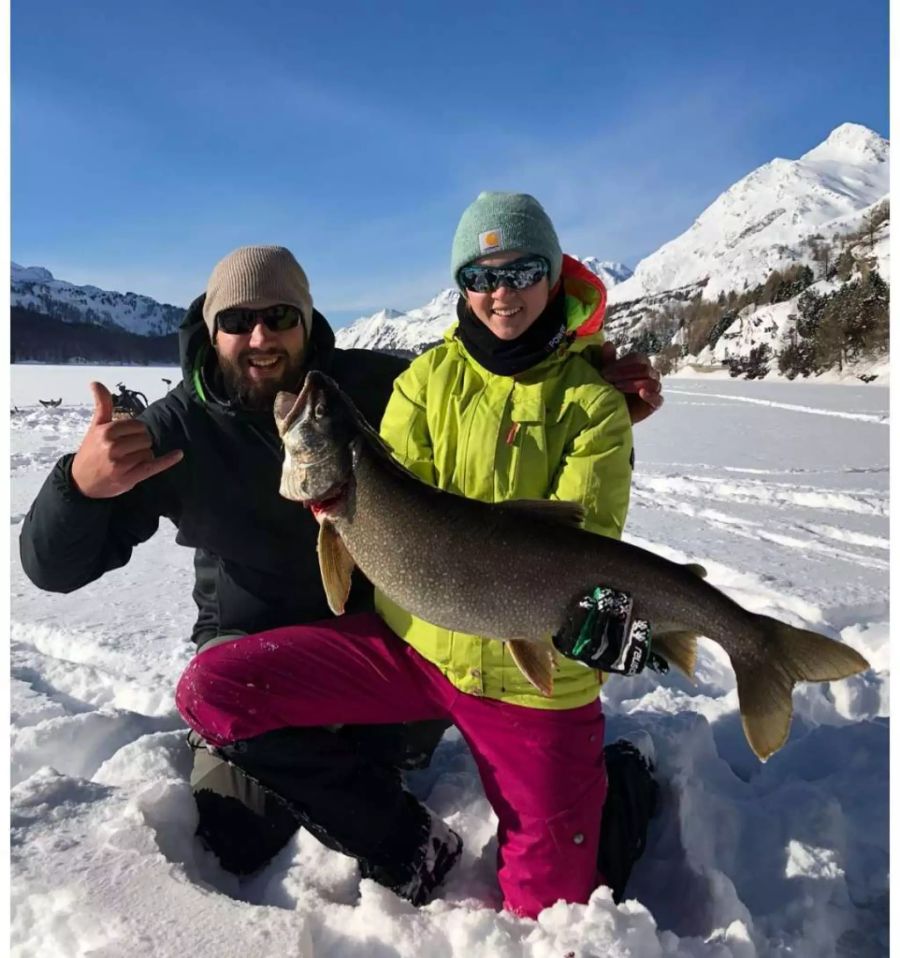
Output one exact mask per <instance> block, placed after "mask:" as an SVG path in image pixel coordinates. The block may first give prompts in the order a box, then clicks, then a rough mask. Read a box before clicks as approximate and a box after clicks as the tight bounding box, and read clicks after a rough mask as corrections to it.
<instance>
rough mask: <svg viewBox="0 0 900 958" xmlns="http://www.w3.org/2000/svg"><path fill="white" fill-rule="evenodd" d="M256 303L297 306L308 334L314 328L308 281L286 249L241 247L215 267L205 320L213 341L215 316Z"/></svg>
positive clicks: (207, 291) (258, 304)
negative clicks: (223, 311)
mask: <svg viewBox="0 0 900 958" xmlns="http://www.w3.org/2000/svg"><path fill="white" fill-rule="evenodd" d="M247 303H253V304H254V305H257V306H276V305H278V304H279V303H287V305H289V306H296V307H297V309H299V310H300V315H301V316H302V317H303V326H304V328H305V329H306V335H307V336H308V335H309V333H310V329H311V328H312V314H313V300H312V295H311V294H310V292H309V281H308V280H307V278H306V273H304V272H303V268H302V267H301V266H300V264H299V263H298V262H297V260H296V259H294V254H293V253H292V252H291V251H290V250H288V249H285V248H284V247H283V246H242V247H240V249H236V250H235V251H234V252H233V253H229V254H228V255H227V256H226V257H225V258H224V259H222V260H219V262H218V263H216V265H215V267H214V268H213V271H212V273H211V274H210V277H209V282H208V283H207V284H206V300H205V301H204V303H203V320H204V322H205V323H206V328H207V329H208V330H209V336H210V339H212V337H213V334H214V331H215V319H216V316H217V315H218V314H219V313H221V312H222V310H225V309H231V308H232V307H234V306H243V305H246V304H247Z"/></svg>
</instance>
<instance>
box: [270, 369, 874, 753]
mask: <svg viewBox="0 0 900 958" xmlns="http://www.w3.org/2000/svg"><path fill="white" fill-rule="evenodd" d="M275 419H276V423H277V426H278V430H279V433H280V435H281V437H282V442H283V443H284V448H285V460H284V466H283V471H282V482H281V493H282V495H284V496H286V497H287V498H289V499H295V500H298V501H301V502H304V503H305V504H307V505H309V506H310V507H311V508H312V509H313V511H314V513H315V515H316V518H317V519H318V521H319V523H320V536H319V558H320V564H321V565H322V572H323V582H324V583H325V587H326V592H327V593H328V595H329V601H330V602H331V603H332V608H333V609H334V610H335V611H336V612H340V611H342V609H343V602H344V601H346V593H347V592H348V591H349V587H350V584H349V583H350V572H351V570H352V568H353V565H354V564H355V565H357V566H359V568H360V569H361V570H362V571H363V572H364V573H365V574H366V576H367V577H368V578H369V579H370V580H371V581H372V582H373V583H374V584H375V585H376V586H377V587H378V588H379V589H380V590H381V591H382V592H383V593H384V594H385V595H386V596H388V598H390V599H391V600H392V601H393V602H395V603H396V604H397V605H399V606H400V607H402V608H404V609H406V610H407V611H409V612H411V613H412V614H414V615H416V616H418V617H420V618H422V619H424V620H426V621H428V622H431V623H433V624H435V625H437V626H440V627H442V628H445V629H451V630H454V631H459V632H465V633H468V634H471V635H481V636H485V637H486V638H493V639H497V640H499V641H508V642H509V643H510V648H511V651H512V652H513V657H514V658H515V659H516V661H517V663H518V664H519V667H520V668H522V670H523V672H524V673H525V674H526V676H527V677H528V678H529V680H530V681H532V682H533V683H534V684H535V685H536V686H537V687H538V688H539V689H541V691H542V692H544V693H545V694H550V691H551V690H552V668H553V656H552V650H551V647H550V645H549V643H548V637H549V636H550V635H552V634H553V633H555V632H557V631H558V630H559V629H560V628H561V627H562V626H563V624H564V623H565V620H566V615H567V612H568V610H569V608H570V607H571V604H572V603H573V602H575V601H577V599H578V598H579V597H581V596H583V595H585V594H587V593H589V592H591V591H592V590H593V589H594V587H595V586H597V585H598V584H602V585H604V586H606V587H608V588H612V589H616V590H619V591H623V592H628V593H630V594H631V595H632V597H633V600H634V614H635V616H636V617H638V618H642V619H647V620H648V621H649V622H650V623H651V626H652V630H653V637H654V638H653V641H654V649H655V650H656V651H659V652H661V654H662V655H663V656H665V657H667V658H668V659H669V661H670V662H671V663H672V664H674V665H677V666H678V667H679V668H681V669H682V670H683V671H685V672H686V673H687V674H689V675H692V673H693V669H694V664H695V657H696V639H697V636H705V637H707V638H709V639H711V640H713V641H714V642H717V643H718V644H719V645H721V646H722V648H724V649H725V651H726V652H727V653H728V655H729V658H730V659H731V663H732V667H733V668H734V671H735V676H736V680H737V686H738V698H739V703H740V709H741V717H742V721H743V725H744V731H745V733H746V735H747V739H748V742H749V743H750V746H751V748H752V749H753V750H754V752H755V753H756V754H757V755H758V756H759V757H760V758H761V759H766V758H768V757H769V756H770V755H771V754H772V753H773V752H775V751H776V750H777V749H778V748H780V747H781V746H782V745H783V744H784V742H785V741H786V739H787V735H788V731H789V727H790V720H791V714H792V702H791V692H792V689H793V686H794V684H795V683H796V682H798V681H831V680H835V679H841V678H845V677H847V676H849V675H853V674H855V673H857V672H860V671H862V670H864V669H866V668H868V667H869V665H868V662H866V660H865V659H864V658H863V657H862V656H861V655H860V654H859V653H858V652H856V651H855V650H854V649H851V648H850V647H848V646H845V645H842V644H841V643H840V642H837V641H835V640H834V639H831V638H829V637H827V636H824V635H820V634H819V633H816V632H813V631H810V630H807V629H798V628H795V627H794V626H791V625H788V624H787V623H783V622H779V621H778V620H776V619H772V618H769V617H767V616H761V615H756V614H754V613H752V612H748V611H747V610H745V609H743V608H742V607H741V606H740V605H738V604H737V603H736V602H734V601H733V600H732V599H730V598H729V597H728V596H726V595H725V594H724V593H722V592H720V591H719V590H718V589H716V588H715V587H714V586H712V585H710V584H709V583H707V582H706V581H705V580H704V578H703V575H704V573H703V570H702V567H700V566H696V565H681V564H678V563H675V562H670V561H669V560H667V559H664V558H662V557H661V556H659V555H656V554H655V553H652V552H648V551H647V550H645V549H641V548H639V547H637V546H634V545H631V544H630V543H626V542H621V541H619V540H616V539H610V538H608V537H605V536H601V535H597V534H595V533H590V532H586V531H584V530H582V529H580V528H578V527H577V522H576V520H577V516H578V515H579V508H578V507H577V506H575V505H573V504H571V503H551V502H546V501H544V502H536V503H532V502H511V503H510V502H507V503H485V502H480V501H477V500H474V499H467V498H464V497H462V496H458V495H454V494H453V493H449V492H445V491H443V490H440V489H436V488H434V487H433V486H430V485H428V484H427V483H425V482H422V481H421V480H419V479H418V478H417V477H416V476H414V475H413V474H412V473H411V472H409V471H408V470H406V469H404V468H403V467H402V466H401V465H400V464H399V463H397V462H396V460H395V459H393V457H392V456H391V455H390V452H389V450H388V449H387V447H386V446H385V445H384V443H383V441H382V440H381V439H380V437H379V436H378V434H377V433H376V432H375V431H374V430H373V429H372V428H371V427H370V426H369V425H368V424H367V423H366V422H365V420H364V419H363V418H362V417H361V415H360V414H359V412H358V411H357V410H356V409H355V407H354V406H353V404H352V402H351V401H350V399H349V398H348V397H347V396H346V395H345V394H344V393H342V391H341V390H340V388H339V387H338V386H337V385H336V384H335V383H334V382H333V381H332V380H331V379H329V378H328V377H327V376H325V375H324V374H322V373H319V372H310V373H309V374H308V375H307V377H306V380H305V383H304V386H303V389H302V391H301V392H300V394H299V395H294V394H292V393H279V395H278V397H277V398H276V402H275Z"/></svg>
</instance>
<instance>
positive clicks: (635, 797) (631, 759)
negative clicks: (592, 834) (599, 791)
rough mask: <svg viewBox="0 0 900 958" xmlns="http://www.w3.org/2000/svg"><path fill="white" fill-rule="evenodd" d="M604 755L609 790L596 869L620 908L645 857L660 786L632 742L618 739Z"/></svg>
mask: <svg viewBox="0 0 900 958" xmlns="http://www.w3.org/2000/svg"><path fill="white" fill-rule="evenodd" d="M603 754H604V758H605V760H606V775H607V780H608V787H607V792H606V802H605V804H604V806H603V822H602V825H601V828H600V849H599V851H598V854H597V867H598V868H599V869H600V872H601V873H602V875H603V877H604V879H605V881H606V884H607V885H609V887H610V888H611V889H612V893H613V901H614V902H616V904H619V902H621V901H622V899H623V897H624V894H625V886H626V884H627V882H628V878H629V876H630V875H631V869H632V868H633V867H634V864H635V862H636V861H637V860H638V859H639V858H640V857H641V855H642V854H643V853H644V848H645V846H646V844H647V828H648V826H649V824H650V819H651V818H652V817H653V815H654V814H655V813H656V805H657V801H658V797H659V786H658V785H657V783H656V782H655V781H654V779H653V763H652V762H650V761H648V760H647V759H646V758H644V756H643V755H642V754H641V753H640V751H639V750H638V749H637V748H636V747H635V746H634V745H632V743H631V742H627V741H625V739H619V741H617V742H613V743H612V745H607V746H606V748H605V749H604V750H603Z"/></svg>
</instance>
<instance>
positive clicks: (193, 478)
mask: <svg viewBox="0 0 900 958" xmlns="http://www.w3.org/2000/svg"><path fill="white" fill-rule="evenodd" d="M180 346H181V362H182V370H183V380H182V382H181V383H180V384H179V385H178V386H177V387H176V388H174V389H172V390H171V391H170V392H169V393H167V394H166V396H165V397H163V398H162V399H160V400H158V401H156V402H155V403H153V404H152V405H151V406H150V407H149V409H147V410H146V411H145V412H144V413H142V414H141V415H140V416H139V417H137V418H135V419H124V420H114V419H113V415H112V412H113V411H112V399H111V397H110V394H109V391H108V390H107V389H106V387H105V386H103V385H102V384H100V383H92V384H91V389H92V392H93V397H94V414H93V417H92V419H91V422H90V425H89V427H88V430H87V433H86V435H85V437H84V440H83V442H82V444H81V446H80V448H79V449H78V451H77V453H75V454H74V455H67V456H64V457H63V458H62V459H61V460H60V461H59V462H58V463H57V464H56V466H55V467H54V469H53V471H52V472H51V474H50V476H49V478H48V479H47V481H46V482H45V484H44V486H43V487H42V489H41V491H40V492H39V494H38V497H37V499H36V500H35V502H34V504H33V505H32V507H31V510H30V511H29V513H28V516H27V517H26V520H25V522H24V523H23V528H22V535H21V543H20V545H21V555H22V564H23V567H24V569H25V571H26V573H27V574H28V576H29V578H30V579H31V580H32V581H33V582H34V583H35V584H36V585H37V586H39V587H40V588H43V589H47V590H49V591H53V592H71V591H73V590H75V589H78V588H80V587H81V586H83V585H85V584H87V583H88V582H92V581H93V580H95V579H97V578H99V577H100V576H101V575H103V574H104V573H105V572H107V571H109V570H111V569H116V568H119V567H120V566H123V565H125V563H127V562H128V560H129V558H130V556H131V551H132V549H133V548H134V547H135V546H136V545H138V544H139V543H141V542H144V541H146V540H147V539H149V538H150V537H151V536H152V535H153V534H154V533H155V532H156V530H157V528H158V526H159V520H160V518H161V517H163V516H164V517H166V518H168V519H170V520H171V521H172V522H173V523H174V524H175V526H176V527H177V529H178V536H177V541H178V543H179V544H180V545H185V546H189V547H191V548H193V549H194V550H195V559H194V566H195V586H194V593H193V596H194V601H195V603H196V605H197V608H198V617H197V621H196V624H195V625H194V629H193V635H192V639H193V641H194V643H195V644H196V645H197V647H198V649H200V648H209V647H210V645H211V644H217V643H221V642H227V641H232V640H234V639H235V638H237V637H240V636H243V635H248V634H252V633H256V632H261V631H264V630H267V629H272V628H277V627H279V626H285V625H296V624H301V623H309V622H315V621H317V620H319V619H325V618H329V617H330V616H331V613H330V611H329V609H328V605H327V602H326V599H325V594H324V591H323V588H322V584H321V580H320V575H319V568H318V562H317V558H316V537H317V532H318V528H317V525H316V522H315V520H314V519H313V518H312V516H311V515H310V514H309V513H308V512H307V511H306V510H304V509H301V508H298V506H297V504H296V503H291V502H288V501H287V500H284V499H282V498H280V497H279V495H278V492H277V490H278V486H279V479H280V471H281V462H282V453H281V446H280V441H279V439H278V436H277V433H276V429H275V423H274V418H273V415H272V405H273V400H274V397H275V395H276V393H277V392H278V391H279V390H281V389H290V390H296V389H297V388H298V387H299V385H300V383H301V382H302V379H303V377H304V375H305V373H306V372H307V371H308V370H310V369H319V370H322V371H323V372H326V373H328V375H330V376H331V377H332V378H334V379H335V380H336V381H337V382H338V384H339V385H340V386H341V387H342V388H343V389H344V390H345V391H346V392H347V393H348V394H349V395H350V397H351V398H352V399H353V401H354V402H355V403H356V404H357V406H358V407H359V409H360V410H361V411H362V413H363V414H364V415H365V416H366V418H367V419H368V420H369V421H370V422H372V423H374V424H377V423H378V422H379V421H380V420H381V416H382V413H383V411H384V407H385V404H386V402H387V399H388V397H389V395H390V391H391V385H392V382H393V380H394V378H395V377H396V376H397V375H398V374H399V373H400V372H401V371H402V370H403V368H404V367H405V363H404V361H403V360H401V359H398V358H396V357H391V356H387V355H384V354H380V353H374V352H370V351H365V350H340V349H336V348H335V345H334V334H333V332H332V330H331V328H330V327H329V325H328V323H327V321H326V320H325V318H324V317H323V316H322V315H321V314H320V313H318V312H317V311H316V310H315V309H314V307H313V301H312V296H311V294H310V291H309V284H308V282H307V278H306V275H305V273H304V271H303V270H302V268H301V267H300V265H299V264H298V263H297V261H296V260H295V259H294V257H293V255H292V254H291V253H290V252H289V251H288V250H287V249H284V248H283V247H278V246H248V247H242V248H240V249H238V250H235V251H234V252H233V253H231V254H229V255H228V256H226V257H225V258H224V259H223V260H222V261H221V262H220V263H218V264H217V266H216V267H215V268H214V270H213V272H212V274H211V276H210V278H209V282H208V284H207V288H206V293H205V294H204V295H203V296H201V297H199V298H198V299H197V300H195V301H194V302H193V303H192V304H191V306H190V307H189V309H188V311H187V314H186V316H185V319H184V322H183V323H182V327H181V331H180ZM606 361H607V363H608V364H609V365H606V366H604V374H605V375H607V378H608V379H609V380H610V382H613V383H614V384H615V385H617V386H618V387H619V388H620V389H622V390H623V391H626V392H628V393H629V401H630V406H631V409H632V418H633V419H635V421H637V420H638V419H639V418H644V416H646V415H648V414H649V412H651V411H652V410H653V409H654V408H657V407H658V406H659V405H660V404H661V402H662V397H661V394H660V391H659V382H658V377H655V374H653V373H652V371H650V370H649V367H648V364H647V363H646V361H645V360H643V359H642V358H640V357H639V358H637V360H634V359H633V358H632V359H628V358H626V360H624V361H619V362H616V361H615V351H614V350H612V349H611V347H610V353H608V354H607V356H606ZM371 604H372V597H371V587H369V586H368V583H360V582H357V583H356V584H355V585H354V588H353V590H352V593H351V599H350V603H349V609H348V611H362V610H363V609H368V608H371ZM444 728H445V724H444V723H442V722H425V723H416V724H410V725H400V726H373V727H369V728H362V727H345V728H343V729H340V730H331V729H324V728H323V729H283V730H279V731H276V732H272V733H268V734H265V735H260V736H258V737H257V738H255V739H252V740H250V741H245V742H241V743H238V744H237V745H235V746H234V747H231V748H230V747H226V748H222V749H219V750H217V751H216V752H213V751H211V750H209V749H207V748H206V747H205V744H204V743H203V742H202V740H199V739H198V738H197V737H196V736H192V738H191V739H190V741H191V744H192V746H193V747H194V749H195V751H194V771H193V774H192V777H191V783H192V788H193V791H194V796H195V799H196V802H197V807H198V813H199V825H198V835H199V836H200V838H201V840H202V841H203V842H204V844H205V845H206V846H207V847H208V848H210V849H211V850H212V851H213V852H215V854H216V855H217V856H218V857H219V860H220V862H221V864H222V866H223V867H224V868H226V869H228V870H229V871H233V872H236V873H239V874H247V873H250V872H253V871H255V870H257V869H258V868H260V867H261V866H262V865H264V864H265V863H266V862H267V861H268V860H269V859H270V858H271V857H272V856H273V855H274V854H275V853H276V852H277V851H278V850H279V849H280V848H281V847H282V846H283V845H284V843H285V842H286V841H287V840H288V838H289V837H290V836H291V835H292V834H293V833H294V832H295V831H296V829H297V827H298V826H299V825H304V826H306V827H307V828H309V829H310V830H311V831H312V832H313V833H314V834H315V835H316V836H317V837H318V838H319V839H320V840H321V841H323V842H324V843H325V844H327V845H329V846H330V847H333V848H337V849H340V850H342V851H345V852H347V853H348V854H352V855H353V856H354V857H356V858H357V859H358V860H359V861H360V864H361V868H362V871H363V873H364V874H366V875H370V876H371V877H374V878H376V879H377V880H379V881H381V882H382V883H383V884H386V885H388V886H390V887H392V888H394V889H395V890H397V891H398V892H399V893H400V894H404V895H406V897H408V898H410V899H411V900H415V901H421V900H424V899H423V895H425V896H427V894H428V893H429V892H430V890H431V889H432V888H433V887H434V883H435V882H436V881H439V879H440V876H439V875H437V874H435V872H434V867H435V864H434V863H435V859H434V856H431V857H430V858H428V857H427V856H425V855H424V840H425V838H427V837H428V835H429V829H430V828H431V825H432V823H430V822H425V821H415V820H411V818H410V815H409V814H408V812H409V797H408V795H407V793H406V792H405V791H404V789H403V787H402V780H401V775H400V770H401V769H404V768H416V767H422V766H424V765H426V764H427V763H428V761H429V759H430V756H431V753H432V751H433V750H434V748H435V746H436V745H437V742H438V740H439V739H440V736H441V734H442V732H443V730H444ZM431 837H432V838H435V836H434V835H432V836H431ZM446 838H447V836H446V835H443V836H442V835H440V834H439V835H437V838H436V840H437V841H438V843H441V842H443V841H445V839H446ZM432 851H433V849H432ZM419 852H421V853H422V854H419ZM456 853H457V854H458V849H457V850H456ZM437 860H438V862H439V863H441V855H440V854H439V855H438V856H437ZM442 864H446V862H444V863H442ZM449 864H452V861H451V862H449ZM449 864H447V867H449ZM444 870H446V869H444Z"/></svg>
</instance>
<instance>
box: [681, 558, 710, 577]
mask: <svg viewBox="0 0 900 958" xmlns="http://www.w3.org/2000/svg"><path fill="white" fill-rule="evenodd" d="M684 567H685V569H687V570H688V572H693V574H694V575H695V576H697V578H698V579H705V578H706V575H707V572H706V569H704V568H703V566H702V565H700V563H699V562H687V563H685V566H684Z"/></svg>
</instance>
